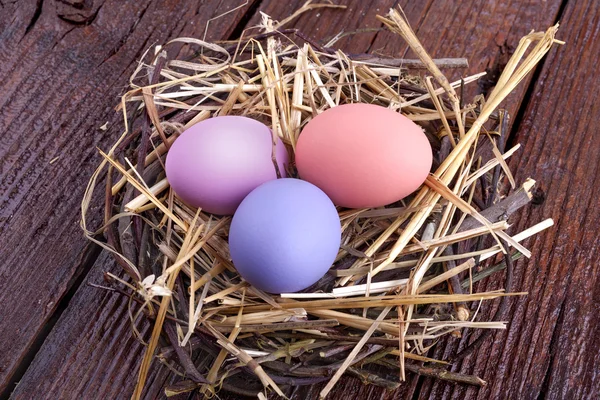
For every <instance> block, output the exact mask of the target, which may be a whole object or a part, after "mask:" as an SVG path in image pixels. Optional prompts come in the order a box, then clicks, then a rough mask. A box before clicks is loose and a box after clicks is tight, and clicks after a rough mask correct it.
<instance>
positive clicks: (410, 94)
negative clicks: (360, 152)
mask: <svg viewBox="0 0 600 400" xmlns="http://www.w3.org/2000/svg"><path fill="white" fill-rule="evenodd" d="M320 6H329V5H318V4H311V3H310V2H308V3H307V4H306V5H305V6H304V7H303V8H302V9H300V10H299V11H298V12H296V13H294V15H292V16H291V17H290V18H288V19H286V20H284V21H281V22H280V23H277V22H274V21H272V20H271V19H270V18H268V17H267V16H263V17H264V18H263V22H262V29H263V32H262V33H260V34H257V35H255V36H251V37H247V38H241V39H240V40H238V41H236V42H232V43H220V44H216V43H208V42H206V41H203V40H199V39H194V38H180V39H176V40H173V41H171V42H169V43H167V44H166V45H164V46H158V47H156V48H155V49H154V55H153V56H148V55H146V56H145V57H144V60H143V61H142V62H140V64H139V66H138V68H137V69H136V71H135V73H134V75H133V76H132V78H131V81H130V82H131V86H132V89H131V90H130V91H129V92H127V93H126V94H125V95H124V96H123V98H122V101H121V104H120V107H119V108H120V109H121V110H122V112H123V116H124V125H125V127H124V131H123V133H122V135H121V136H120V137H119V138H118V140H117V141H116V142H115V144H114V146H113V147H112V148H110V149H109V150H108V151H107V152H102V151H101V152H100V154H101V155H102V157H103V161H102V163H101V164H100V166H99V167H98V169H97V170H96V172H95V173H94V175H93V176H92V178H91V180H90V183H89V185H88V188H87V191H86V193H85V197H84V199H83V202H82V227H83V229H84V230H85V232H86V235H87V236H88V237H89V238H90V240H93V241H95V242H96V243H98V244H99V245H101V246H103V247H104V248H106V249H107V250H108V251H110V252H112V253H113V254H114V255H115V259H116V260H117V262H118V263H119V264H120V265H121V266H122V267H123V269H124V271H125V273H126V276H115V275H112V274H107V275H106V278H107V280H109V281H110V282H112V283H113V287H114V289H113V290H116V291H118V292H120V293H122V294H124V295H126V296H128V297H129V298H130V304H131V308H132V310H131V312H130V318H131V319H132V325H133V326H135V325H136V324H137V322H138V321H137V319H138V317H139V316H140V315H141V314H142V313H143V314H144V315H145V316H146V317H147V318H149V319H150V320H151V321H152V322H153V327H154V328H153V330H152V335H151V337H150V338H142V337H139V335H138V331H137V330H136V329H134V332H135V333H136V335H137V336H138V338H139V340H140V341H143V343H145V344H146V351H145V355H144V358H143V361H142V364H141V366H140V370H139V372H138V382H137V387H136V388H135V392H134V395H133V397H134V398H136V399H137V398H140V396H141V395H142V393H143V388H144V385H145V383H146V378H147V375H148V371H149V368H150V365H151V362H152V360H153V359H154V358H155V356H156V357H157V358H158V360H159V361H160V362H162V363H164V364H165V365H167V366H168V367H169V368H171V369H172V370H173V371H174V372H175V373H177V374H178V375H181V381H180V382H178V383H177V384H175V385H172V386H169V387H168V388H167V389H166V393H167V394H168V395H174V394H179V393H183V392H188V391H192V390H198V391H200V393H203V394H204V395H206V396H212V395H213V394H214V393H215V392H216V391H218V390H220V389H224V390H229V391H233V392H236V393H239V394H253V395H258V394H259V393H260V396H264V394H266V392H268V391H273V392H275V393H277V394H278V395H279V396H283V397H285V394H286V393H287V392H286V391H287V389H288V388H289V387H291V386H297V385H311V384H316V383H319V382H322V381H328V383H327V385H326V386H324V388H323V389H322V391H321V393H320V395H321V397H325V396H327V394H328V393H329V391H330V390H331V388H332V387H333V386H334V385H335V384H336V382H337V381H338V379H339V378H340V377H341V376H342V374H343V373H349V374H351V375H353V376H357V377H359V378H360V379H361V380H363V381H364V382H366V383H370V384H375V385H380V386H383V387H386V388H396V387H398V385H399V380H403V379H404V377H405V371H409V372H411V373H417V374H422V375H425V376H432V377H437V378H439V379H445V380H451V381H454V382H460V383H467V384H473V385H484V384H485V382H484V381H482V380H481V379H479V378H477V377H475V376H469V375H462V374H456V373H449V372H447V371H446V369H445V368H446V367H445V365H446V364H447V363H448V362H451V361H452V360H435V359H431V358H429V357H428V356H427V354H428V350H429V349H430V348H431V347H432V346H433V345H434V344H435V342H436V341H437V340H438V339H439V338H440V337H442V336H444V335H448V334H452V335H455V336H456V335H460V331H461V330H462V329H465V328H477V329H484V330H494V329H505V327H506V324H505V322H502V321H478V320H477V313H476V312H475V313H472V312H471V310H472V307H478V305H479V304H480V302H482V301H486V300H491V299H496V298H503V300H502V302H503V303H504V302H505V300H504V299H505V298H506V296H509V295H515V294H520V293H505V291H504V290H498V291H492V292H485V293H475V292H473V282H477V281H478V280H480V279H483V277H486V276H489V275H490V274H491V273H492V272H498V271H502V270H504V269H506V270H507V276H508V277H510V276H511V274H512V268H513V265H512V263H513V260H514V259H517V258H519V257H521V256H522V255H525V256H529V255H530V252H529V250H528V249H527V248H525V247H524V246H523V244H521V242H522V241H523V240H524V239H526V238H528V237H530V236H531V235H533V234H536V233H538V232H539V231H541V230H543V229H546V228H548V227H549V226H551V225H552V221H551V220H546V221H543V222H540V224H538V225H536V226H533V227H531V228H529V229H527V230H526V231H523V232H513V233H512V234H509V233H508V231H509V224H508V222H507V221H506V219H507V218H508V217H509V216H510V215H511V214H513V213H514V212H515V211H516V210H518V209H519V208H521V207H523V206H525V205H527V204H528V203H529V202H530V200H531V197H532V193H533V188H534V183H535V182H534V181H533V180H531V179H527V180H526V181H525V183H523V185H522V186H521V187H520V188H518V189H517V190H513V191H512V193H510V194H507V193H506V192H507V191H506V190H505V185H504V182H508V183H509V184H511V185H512V186H513V188H514V186H515V178H514V174H512V173H511V172H510V170H509V169H508V166H507V163H506V159H508V158H509V157H510V156H512V155H513V154H515V151H516V150H517V149H518V147H515V148H513V149H509V150H508V151H505V149H504V148H503V147H504V146H503V143H504V142H505V140H504V139H505V137H506V130H507V124H508V116H507V115H506V113H505V112H503V111H498V110H497V108H498V106H499V105H500V104H501V102H502V101H503V100H504V99H505V98H506V97H507V96H508V95H509V94H510V93H511V92H512V91H513V90H514V89H515V87H516V86H517V84H518V83H519V82H520V81H522V80H523V78H524V77H525V76H526V75H527V74H528V73H529V72H531V71H532V69H533V68H535V66H536V64H537V63H538V61H539V60H540V59H541V58H542V57H543V56H544V54H546V53H547V52H548V51H549V50H550V48H551V46H552V45H553V44H554V43H557V42H558V41H557V40H555V39H554V35H555V33H556V31H557V28H558V26H554V27H551V28H549V29H548V30H547V31H546V32H533V33H531V34H529V35H527V36H525V37H524V38H523V39H522V40H521V41H520V43H519V45H518V47H517V48H516V50H515V53H514V55H513V57H512V58H511V60H510V61H509V63H508V64H507V66H506V68H505V70H504V72H503V73H502V75H501V77H500V79H499V80H498V84H497V85H496V87H495V88H494V90H493V91H492V93H491V94H490V95H489V97H488V98H487V99H485V101H484V100H482V99H481V98H480V99H478V100H477V101H475V102H474V103H472V104H470V103H469V102H468V99H461V98H460V97H459V95H458V94H457V90H456V89H457V88H458V87H460V86H463V85H468V84H470V83H471V82H475V81H476V80H477V79H478V78H479V77H481V76H482V75H483V74H477V75H474V76H472V77H466V78H464V79H462V80H460V81H457V82H449V81H448V79H446V77H445V76H444V74H443V73H442V70H443V69H444V68H455V67H457V66H461V65H464V61H463V60H462V59H450V60H433V59H432V58H431V57H430V56H429V55H428V54H427V52H426V50H425V47H426V44H421V43H420V42H419V40H418V39H417V37H416V36H415V34H414V33H413V31H412V30H411V29H410V27H409V25H408V24H407V22H406V21H405V19H404V18H403V14H402V12H401V11H400V10H395V9H392V10H390V12H389V14H388V15H387V16H385V17H379V19H380V21H381V22H383V24H384V25H385V27H386V28H387V29H389V30H390V31H392V32H395V33H397V34H398V35H399V39H398V40H400V39H404V40H405V41H406V42H407V43H408V44H409V46H410V47H411V48H412V50H413V51H414V52H415V54H417V56H418V57H419V60H397V59H382V58H374V57H370V56H368V55H365V56H362V57H357V58H356V59H354V60H353V59H350V58H349V57H348V56H347V55H346V54H344V53H343V52H341V51H339V50H334V49H331V48H329V47H323V46H320V45H318V44H316V43H312V42H310V40H308V39H307V38H306V37H304V35H303V34H302V33H301V32H297V31H295V30H286V29H284V25H285V23H287V22H289V20H291V19H293V18H294V17H296V16H298V15H300V14H301V13H302V12H304V11H307V10H309V9H312V8H317V7H320ZM299 39H304V40H303V41H304V43H303V44H297V42H296V41H297V40H299ZM181 46H184V47H187V48H189V49H191V48H194V49H198V50H199V51H198V52H197V53H195V55H194V56H193V57H191V58H188V59H186V60H173V59H169V58H168V54H169V52H170V51H171V49H172V48H173V47H176V48H178V49H180V48H181ZM148 59H150V61H147V60H148ZM405 65H408V66H411V67H412V68H420V69H421V71H423V68H425V69H426V74H428V76H426V77H425V79H421V78H419V77H416V76H412V75H410V74H408V72H407V70H406V69H405V68H404V66H405ZM353 102H364V103H372V104H377V105H380V106H383V107H388V108H391V109H394V110H397V111H398V112H401V113H402V114H404V115H406V116H407V117H408V118H410V119H412V120H413V121H417V122H418V123H419V124H420V125H421V126H422V127H423V128H424V130H425V132H426V133H427V135H428V138H429V139H430V141H431V143H432V147H433V148H434V152H435V154H434V156H435V157H434V158H435V162H434V164H435V169H434V170H433V172H432V174H431V175H430V176H429V178H428V179H427V181H426V182H425V184H424V185H423V187H422V188H421V189H420V190H419V191H418V192H417V193H415V194H414V195H412V196H410V197H409V198H407V199H405V200H404V201H403V202H400V203H398V204H394V205H391V206H389V207H387V208H380V209H363V210H345V209H340V210H339V214H340V221H341V223H342V227H343V232H342V242H343V243H342V246H341V248H340V252H339V255H338V258H337V260H336V263H335V264H334V265H333V266H332V268H331V270H330V272H329V273H328V274H327V275H326V276H325V277H324V278H323V279H321V281H320V282H319V283H317V284H316V285H314V286H313V287H312V288H310V289H309V290H307V291H304V292H303V293H294V294H282V295H272V294H268V293H263V292H261V291H259V290H257V289H255V288H253V287H251V286H250V285H248V284H247V283H246V282H244V281H243V280H242V279H241V278H240V277H239V276H238V275H237V273H236V270H235V267H234V266H233V264H232V263H231V259H230V256H229V251H228V246H227V232H228V226H229V221H230V219H229V218H221V217H217V216H212V215H208V214H205V213H204V212H202V210H196V209H192V208H190V207H189V206H187V205H186V204H184V203H182V202H181V201H180V200H179V199H178V198H177V197H176V196H175V195H174V193H173V192H172V191H171V190H170V188H169V185H168V182H167V181H166V179H165V176H164V165H163V163H164V159H165V155H166V153H167V151H168V149H169V147H170V145H171V144H172V143H173V141H174V140H175V139H176V138H177V136H178V135H179V134H180V133H181V132H182V131H183V130H185V129H186V128H187V127H189V126H191V125H193V124H195V123H197V122H199V121H202V120H204V119H207V118H210V117H213V116H217V115H227V114H234V115H245V116H248V117H251V118H255V119H258V120H260V121H263V122H264V123H266V124H268V125H269V126H271V127H272V131H273V135H274V139H275V137H276V136H279V137H280V138H281V139H282V140H283V141H284V142H285V143H286V144H287V146H288V148H289V150H290V152H292V153H293V150H294V148H295V144H296V142H297V140H298V137H299V135H300V132H301V130H302V127H303V126H304V125H305V124H306V123H307V121H309V120H310V119H311V118H313V117H314V116H316V115H318V114H319V113H321V112H323V111H324V110H326V109H328V108H331V107H334V106H336V105H338V104H345V103H353ZM463 104H464V105H463ZM274 165H275V167H276V165H277V164H276V163H274ZM289 172H290V173H291V174H292V175H294V174H295V172H294V171H293V168H292V170H291V171H289ZM101 179H103V180H104V182H105V183H104V186H101V185H100V182H101ZM102 187H104V191H103V193H104V194H103V197H104V199H105V212H104V223H103V224H102V226H101V227H100V228H98V229H96V228H94V229H92V228H90V227H89V221H90V219H91V218H90V216H89V214H90V213H91V210H92V208H93V206H94V205H95V204H96V202H98V197H97V196H98V192H99V190H96V189H101V188H102ZM290 211H291V210H290ZM101 234H103V236H104V237H105V238H106V241H105V240H102V239H100V236H101ZM498 254H500V255H502V254H503V256H502V257H500V259H499V260H495V262H491V263H487V264H481V262H482V261H483V260H486V259H490V260H494V257H495V256H497V255H498ZM476 266H478V268H475V267H476ZM481 267H483V269H482V268H481ZM507 281H509V282H510V279H507ZM508 289H510V291H512V292H514V291H515V289H516V288H514V287H510V288H508ZM341 297H342V298H344V300H343V301H340V300H339V298H341ZM499 317H505V316H502V315H500V316H499ZM161 338H162V339H161ZM168 343H170V344H168ZM456 357H458V358H460V357H461V355H460V354H458V355H456ZM240 382H241V383H240ZM261 392H264V393H261Z"/></svg>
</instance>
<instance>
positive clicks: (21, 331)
mask: <svg viewBox="0 0 600 400" xmlns="http://www.w3.org/2000/svg"><path fill="white" fill-rule="evenodd" d="M67 4H68V2H64V3H61V2H59V1H38V2H34V1H30V2H25V3H24V4H19V6H18V7H17V6H16V5H13V6H11V5H7V6H5V7H6V11H5V10H4V9H2V10H1V11H0V14H1V17H0V22H1V25H0V28H1V33H0V35H1V36H0V37H1V40H0V82H2V84H1V85H2V91H1V92H0V132H2V137H1V140H0V176H1V177H2V179H1V181H0V243H2V246H0V260H1V261H0V304H2V307H0V321H2V323H1V324H0V349H2V350H1V351H0V393H1V392H2V390H3V389H5V388H6V385H7V384H8V382H9V380H10V377H11V376H12V375H13V374H14V372H15V369H16V368H17V366H18V365H19V362H20V361H21V359H22V358H23V357H24V355H25V354H26V352H27V349H28V348H30V346H32V344H33V343H34V341H35V340H36V337H37V336H38V334H39V333H40V332H42V329H43V327H44V325H45V324H46V322H48V320H49V318H50V317H51V316H52V315H53V313H54V311H55V309H56V306H57V304H58V302H59V301H60V299H61V297H62V296H63V295H64V294H65V293H66V292H67V291H68V289H69V288H70V286H72V285H73V283H74V282H75V281H76V277H77V276H78V275H80V274H81V273H85V272H87V269H89V265H82V264H79V263H78V262H77V260H78V259H79V255H80V253H81V252H82V250H83V249H84V247H85V246H86V241H85V240H84V238H83V235H82V232H81V229H80V227H79V224H78V220H79V214H80V213H79V205H80V203H81V198H82V195H83V191H84V189H85V185H86V183H87V180H88V179H89V176H90V175H91V173H92V172H93V170H94V169H95V168H96V166H97V164H98V162H99V157H98V155H97V151H96V147H100V148H106V147H108V145H109V144H111V143H112V142H114V140H115V137H116V135H118V134H119V133H120V131H121V129H122V124H121V117H120V116H119V115H118V114H117V113H115V111H114V109H113V107H114V106H115V104H117V103H118V99H119V95H120V94H121V93H122V92H123V90H124V89H125V88H126V84H127V80H128V78H129V75H130V73H131V72H132V68H133V67H134V66H135V65H136V62H137V60H138V58H139V57H140V56H141V54H142V52H143V51H145V50H146V49H147V48H148V46H150V45H151V44H152V43H155V42H164V41H165V40H166V39H168V38H172V37H176V36H180V35H182V34H194V35H197V36H201V35H202V34H203V32H204V27H205V24H206V21H207V20H208V19H209V18H211V17H213V16H217V15H219V14H221V13H223V12H225V11H227V10H228V9H231V8H233V7H235V6H237V5H239V4H240V3H239V2H223V4H221V2H210V4H198V3H197V2H194V1H183V0H182V1H178V0H164V1H163V0H160V1H140V2H137V1H131V2H120V1H113V0H107V1H103V0H102V1H100V0H94V1H85V2H81V4H78V5H77V7H72V9H71V10H70V11H69V9H68V7H67ZM251 5H252V2H250V3H248V4H247V5H246V6H245V7H244V9H241V10H239V11H238V12H236V13H231V14H228V15H227V17H225V19H224V20H221V22H222V24H221V25H218V24H217V25H215V24H213V25H212V28H213V29H212V34H213V35H214V36H213V37H216V38H223V37H227V36H228V35H229V34H230V33H231V31H232V30H233V29H234V27H235V26H236V23H237V21H239V20H240V19H241V18H242V16H243V15H244V14H245V11H247V10H248V8H249V7H250V6H251ZM86 15H87V17H86ZM81 19H85V21H82V20H81ZM106 122H108V126H109V129H108V130H107V131H103V130H101V129H100V126H102V125H104V124H105V123H106ZM96 204H98V206H97V210H96V212H97V213H96V216H97V217H99V216H100V215H101V208H102V205H101V200H99V201H98V202H97V203H96ZM97 220H98V218H96V221H97ZM8 349H10V350H8Z"/></svg>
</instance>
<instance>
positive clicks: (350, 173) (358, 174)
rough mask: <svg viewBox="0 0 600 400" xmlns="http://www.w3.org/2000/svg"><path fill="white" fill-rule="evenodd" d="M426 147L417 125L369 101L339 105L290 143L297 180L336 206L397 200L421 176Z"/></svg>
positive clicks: (427, 161)
mask: <svg viewBox="0 0 600 400" xmlns="http://www.w3.org/2000/svg"><path fill="white" fill-rule="evenodd" d="M432 159H433V156H432V150H431V145H430V144H429V141H428V140H427V137H426V136H425V133H423V130H422V129H421V127H419V126H418V125H417V124H415V123H414V122H412V121H411V120H410V119H408V118H407V117H405V116H404V115H402V114H400V113H399V112H396V111H392V110H390V109H387V108H384V107H380V106H377V105H373V104H345V105H341V106H337V107H334V108H330V109H328V110H326V111H324V112H323V113H321V114H319V115H317V116H316V117H315V118H313V119H312V120H311V121H310V122H309V123H308V124H306V126H305V127H304V129H303V130H302V133H301V134H300V138H299V139H298V144H297V145H296V166H297V167H298V173H299V174H300V178H302V179H304V180H306V181H308V182H310V183H312V184H313V185H316V186H318V187H319V188H320V189H321V190H323V191H324V192H325V193H327V195H328V196H329V197H330V198H331V200H333V202H334V203H335V204H337V205H339V206H342V207H349V208H368V207H380V206H384V205H386V204H390V203H393V202H395V201H398V200H400V199H402V198H404V197H405V196H408V195H409V194H411V193H412V192H414V191H415V190H417V189H418V188H419V186H421V185H422V184H423V182H424V181H425V179H426V178H427V175H428V174H429V170H430V169H431V163H432Z"/></svg>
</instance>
